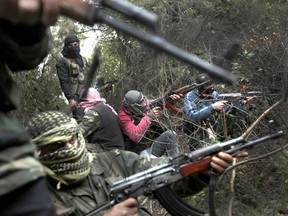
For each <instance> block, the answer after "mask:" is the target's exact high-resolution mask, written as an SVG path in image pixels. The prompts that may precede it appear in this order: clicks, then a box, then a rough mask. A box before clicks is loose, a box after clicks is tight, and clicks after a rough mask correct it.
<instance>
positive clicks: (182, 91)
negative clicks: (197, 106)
mask: <svg viewBox="0 0 288 216" xmlns="http://www.w3.org/2000/svg"><path fill="white" fill-rule="evenodd" d="M209 82H211V80H207V81H205V82H203V83H199V84H198V83H193V84H191V85H186V86H183V87H181V88H179V89H177V90H174V91H171V92H169V93H168V94H166V96H164V97H163V98H158V99H156V100H153V101H151V103H150V104H149V108H150V109H152V108H154V107H157V106H159V107H161V108H163V106H164V105H165V104H166V103H169V102H171V101H173V99H172V98H171V95H173V94H178V95H179V94H182V95H184V94H186V93H188V92H190V91H192V90H194V89H197V88H201V87H203V86H205V85H206V84H207V83H209Z"/></svg>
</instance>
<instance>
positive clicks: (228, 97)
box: [201, 91, 281, 101]
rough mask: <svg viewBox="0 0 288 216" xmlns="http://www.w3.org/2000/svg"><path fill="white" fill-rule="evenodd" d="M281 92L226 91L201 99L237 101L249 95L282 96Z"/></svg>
mask: <svg viewBox="0 0 288 216" xmlns="http://www.w3.org/2000/svg"><path fill="white" fill-rule="evenodd" d="M280 95H281V94H267V93H265V92H261V91H250V92H245V93H224V94H219V96H218V98H215V99H214V98H213V99H207V100H201V101H219V100H227V101H235V100H245V99H247V98H249V97H265V96H280Z"/></svg>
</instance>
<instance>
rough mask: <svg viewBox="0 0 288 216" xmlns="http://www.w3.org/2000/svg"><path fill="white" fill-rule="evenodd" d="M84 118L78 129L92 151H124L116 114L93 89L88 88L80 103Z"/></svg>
mask: <svg viewBox="0 0 288 216" xmlns="http://www.w3.org/2000/svg"><path fill="white" fill-rule="evenodd" d="M80 108H81V109H83V110H84V113H85V114H84V117H83V119H82V121H81V123H80V124H79V125H80V128H81V132H82V133H83V135H84V138H85V139H86V140H87V142H88V144H87V148H88V149H89V150H92V151H96V152H99V151H108V150H112V149H124V139H123V135H122V131H121V129H120V126H119V122H118V121H119V120H118V116H117V112H116V111H115V110H114V108H113V107H112V106H110V105H109V104H107V103H106V100H105V99H104V98H101V96H100V94H99V92H98V91H97V90H96V89H95V88H89V89H88V91H87V96H86V98H84V99H83V101H82V102H81V103H80Z"/></svg>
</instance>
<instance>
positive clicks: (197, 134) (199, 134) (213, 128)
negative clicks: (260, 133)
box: [183, 73, 255, 148]
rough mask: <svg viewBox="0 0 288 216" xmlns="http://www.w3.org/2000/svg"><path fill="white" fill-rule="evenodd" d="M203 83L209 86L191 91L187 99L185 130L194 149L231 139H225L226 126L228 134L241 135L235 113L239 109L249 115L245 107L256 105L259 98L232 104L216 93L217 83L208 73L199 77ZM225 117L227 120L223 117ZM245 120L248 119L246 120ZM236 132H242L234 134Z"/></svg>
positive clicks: (236, 101)
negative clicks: (251, 104)
mask: <svg viewBox="0 0 288 216" xmlns="http://www.w3.org/2000/svg"><path fill="white" fill-rule="evenodd" d="M203 82H206V83H207V84H206V85H204V86H201V87H200V88H198V90H192V91H190V92H189V93H187V94H186V95H185V97H184V105H183V112H184V123H183V128H184V132H185V133H186V134H188V135H189V136H190V137H191V139H190V145H191V148H197V147H200V146H206V145H210V144H211V143H215V142H218V141H223V140H225V139H227V138H228V137H225V133H224V130H225V128H223V125H224V124H226V130H227V133H226V135H227V134H228V135H227V136H229V138H235V137H237V136H240V135H241V133H240V132H241V130H239V128H238V127H237V128H236V129H235V127H234V126H233V124H236V123H235V122H233V120H235V118H237V115H235V114H234V113H235V110H236V111H239V110H240V111H242V112H245V111H244V109H243V106H244V105H247V104H250V103H252V102H253V99H254V98H255V97H249V96H248V97H245V98H242V97H241V98H236V99H235V97H234V100H233V101H229V100H228V99H226V98H227V97H223V96H224V95H225V94H219V93H218V92H217V91H216V90H215V84H214V83H213V81H212V80H211V78H210V76H209V75H208V74H206V73H201V74H198V75H197V76H196V83H203ZM228 95H231V94H228ZM232 112H233V113H232ZM245 115H247V112H245ZM224 116H225V118H223V117H224ZM228 117H229V118H228ZM224 121H225V123H224ZM241 121H245V120H243V119H242V120H241ZM242 125H245V124H242ZM235 130H238V132H237V133H235V134H233V133H234V132H235ZM239 133H240V134H239Z"/></svg>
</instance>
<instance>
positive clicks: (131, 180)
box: [86, 131, 284, 216]
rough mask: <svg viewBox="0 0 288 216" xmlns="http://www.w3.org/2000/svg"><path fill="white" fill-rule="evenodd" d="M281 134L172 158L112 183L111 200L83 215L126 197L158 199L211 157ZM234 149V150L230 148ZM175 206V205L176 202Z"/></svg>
mask: <svg viewBox="0 0 288 216" xmlns="http://www.w3.org/2000/svg"><path fill="white" fill-rule="evenodd" d="M283 135H284V134H283V132H282V131H278V132H276V133H274V134H271V135H267V136H264V137H261V138H259V139H256V140H253V141H247V140H245V139H243V137H241V136H240V137H238V138H235V139H232V140H229V141H226V142H223V143H216V144H213V145H211V146H207V147H204V148H201V149H197V150H195V151H192V152H190V153H186V154H183V155H179V156H176V157H174V158H171V159H169V160H168V162H167V163H165V164H162V165H159V166H156V167H153V168H150V169H148V170H146V171H142V172H139V173H137V174H135V175H132V176H130V177H127V178H125V179H123V180H120V181H118V182H116V183H114V184H113V185H112V186H111V188H110V200H109V201H108V202H106V203H104V204H103V205H101V206H99V207H97V208H96V209H94V210H92V211H91V212H89V213H88V214H86V216H92V215H95V214H97V213H99V212H101V211H103V210H105V209H107V208H111V207H112V206H113V205H115V204H117V203H119V202H122V201H123V200H125V199H128V198H129V197H137V196H139V195H145V196H148V197H150V196H151V197H152V196H153V195H155V196H156V198H157V197H158V196H160V197H161V196H162V194H159V193H161V190H162V189H163V188H165V187H167V186H168V187H169V185H170V184H171V183H173V182H176V181H179V180H181V179H183V178H185V177H189V176H192V175H194V174H196V173H199V172H200V171H203V170H206V169H208V168H209V166H210V162H211V156H212V155H214V154H217V153H218V152H220V151H224V152H226V153H228V154H231V155H235V154H237V153H238V152H241V151H243V150H247V149H250V148H252V147H254V146H256V145H258V144H261V143H263V142H266V141H268V140H272V139H276V138H279V137H281V136H283ZM233 146H234V148H232V147H233ZM165 196H167V194H165ZM162 197H163V196H162ZM159 202H160V203H161V204H162V205H163V207H164V208H166V210H167V211H168V212H169V213H170V214H172V215H203V214H201V213H199V211H198V210H196V212H193V210H192V212H191V209H189V212H185V210H183V209H179V208H177V209H175V208H174V207H173V205H171V203H170V206H169V204H168V205H167V203H166V204H165V203H162V202H163V200H162V199H159ZM174 204H175V205H176V203H174ZM194 210H195V209H194ZM187 211H188V210H187ZM175 212H176V213H175Z"/></svg>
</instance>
